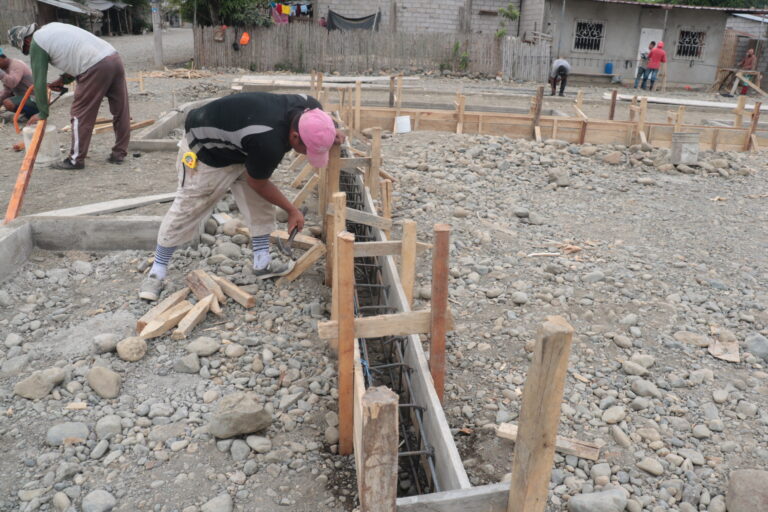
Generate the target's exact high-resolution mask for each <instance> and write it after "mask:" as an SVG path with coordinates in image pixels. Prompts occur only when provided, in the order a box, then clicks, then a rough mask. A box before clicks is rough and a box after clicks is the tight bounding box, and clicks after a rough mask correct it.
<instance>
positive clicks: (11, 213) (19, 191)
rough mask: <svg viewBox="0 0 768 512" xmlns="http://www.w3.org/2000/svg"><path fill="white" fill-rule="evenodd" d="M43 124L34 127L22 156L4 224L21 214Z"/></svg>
mask: <svg viewBox="0 0 768 512" xmlns="http://www.w3.org/2000/svg"><path fill="white" fill-rule="evenodd" d="M29 90H32V88H31V87H30V88H29ZM27 94H29V93H27ZM19 111H21V109H19ZM45 122H46V121H45V119H42V120H40V121H38V122H37V125H35V133H34V134H33V135H32V142H30V143H29V147H28V148H27V153H26V154H25V155H24V160H23V161H22V162H21V168H20V169H19V175H18V176H17V177H16V185H14V187H13V192H12V193H11V200H10V201H8V209H7V210H6V211H5V221H4V222H3V223H4V224H8V223H9V222H11V221H12V220H13V219H15V218H16V217H18V216H19V213H20V212H21V204H22V203H23V202H24V194H25V193H26V191H27V187H28V186H29V180H30V178H32V169H33V168H34V167H35V158H37V152H38V151H40V144H42V142H43V136H44V135H45Z"/></svg>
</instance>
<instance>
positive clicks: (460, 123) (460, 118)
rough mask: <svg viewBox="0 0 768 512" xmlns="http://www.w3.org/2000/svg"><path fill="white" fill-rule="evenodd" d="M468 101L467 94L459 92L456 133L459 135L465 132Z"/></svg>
mask: <svg viewBox="0 0 768 512" xmlns="http://www.w3.org/2000/svg"><path fill="white" fill-rule="evenodd" d="M466 101H467V98H466V96H464V95H463V94H459V97H458V101H457V102H456V133H458V134H459V135H461V134H462V133H464V105H465V104H466Z"/></svg>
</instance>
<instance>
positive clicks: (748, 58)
mask: <svg viewBox="0 0 768 512" xmlns="http://www.w3.org/2000/svg"><path fill="white" fill-rule="evenodd" d="M756 63H757V59H756V58H755V50H753V49H752V48H750V49H749V50H747V54H746V55H745V56H744V58H743V59H742V60H741V62H739V65H738V67H739V69H748V70H750V71H751V70H753V69H755V64H756ZM753 76H754V75H746V74H745V75H744V78H746V79H747V80H750V81H752V80H753V78H752V77H753ZM748 91H749V86H747V83H746V82H743V81H742V82H741V95H742V96H744V95H746V94H747V92H748Z"/></svg>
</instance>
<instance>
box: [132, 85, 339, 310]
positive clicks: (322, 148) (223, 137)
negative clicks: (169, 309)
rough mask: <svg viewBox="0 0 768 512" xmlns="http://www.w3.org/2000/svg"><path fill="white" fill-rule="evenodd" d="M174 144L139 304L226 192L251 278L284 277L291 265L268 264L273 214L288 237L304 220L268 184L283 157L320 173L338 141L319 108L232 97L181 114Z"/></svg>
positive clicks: (271, 98) (262, 96)
mask: <svg viewBox="0 0 768 512" xmlns="http://www.w3.org/2000/svg"><path fill="white" fill-rule="evenodd" d="M184 131H185V134H184V138H182V140H181V141H180V142H179V155H178V160H177V164H176V166H177V170H178V174H179V180H178V188H177V189H176V199H175V200H174V201H173V204H172V205H171V208H170V210H168V213H166V215H165V217H164V218H163V222H162V223H161V225H160V232H159V233H158V235H157V248H156V249H155V262H154V264H153V265H152V269H151V270H150V272H149V276H148V277H147V278H146V279H145V280H144V282H143V283H142V285H141V288H140V290H139V297H141V298H142V299H145V300H150V301H154V300H157V299H158V298H159V297H160V293H161V291H162V289H163V286H164V281H165V278H166V274H167V271H168V263H169V261H170V259H171V256H172V255H173V252H174V251H175V250H176V247H178V246H179V245H181V244H183V243H186V242H189V241H191V240H192V239H193V238H194V237H195V235H196V234H197V232H198V228H199V226H200V224H201V222H202V221H203V220H204V219H205V218H206V217H207V216H208V215H210V212H211V210H212V209H213V207H214V206H215V205H216V203H217V202H219V200H220V199H221V198H222V197H223V196H224V194H225V193H226V192H227V190H230V189H231V190H232V195H233V196H234V198H235V202H236V203H237V206H238V208H239V209H240V212H242V214H243V215H244V216H245V222H246V224H247V225H248V228H249V230H250V234H251V247H252V249H253V272H254V274H255V275H256V276H257V277H258V278H260V279H266V278H268V277H275V276H281V275H285V274H287V273H288V272H290V271H291V269H292V268H293V262H292V261H291V262H287V263H283V262H280V261H277V260H272V257H271V255H270V253H269V234H270V233H271V232H272V231H273V230H274V228H275V216H274V212H275V210H274V207H273V205H275V206H278V207H280V208H282V209H283V210H285V212H286V213H287V214H288V231H289V232H290V231H292V230H293V229H294V228H297V229H298V230H299V231H300V230H301V229H302V228H303V227H304V216H303V215H302V214H301V212H300V211H299V210H298V209H297V208H296V207H295V206H294V205H293V204H292V203H291V201H289V200H288V199H287V198H286V197H285V196H284V195H283V193H282V192H280V190H279V189H278V188H277V187H276V186H275V185H274V184H273V183H272V181H270V177H271V176H272V173H273V172H274V170H275V169H276V168H277V166H278V164H280V161H281V160H282V159H283V156H285V153H287V152H288V151H290V150H291V148H293V149H294V150H295V151H296V152H297V153H300V154H303V155H307V159H308V160H309V163H310V165H312V166H313V167H325V166H326V165H327V163H328V151H329V150H330V149H331V146H333V144H334V143H335V144H340V143H341V142H343V140H344V135H343V134H342V133H341V132H340V131H338V130H336V127H335V126H334V123H333V120H332V119H331V117H330V116H329V115H328V114H326V113H325V112H323V110H322V106H321V105H320V103H319V102H318V101H317V100H316V99H314V98H312V97H311V96H306V95H304V94H271V93H266V92H252V93H241V94H234V95H232V96H226V97H224V98H220V99H217V100H215V101H212V102H210V103H208V104H206V105H204V106H202V107H200V108H196V109H194V110H192V111H190V112H189V115H188V116H187V119H186V121H185V124H184Z"/></svg>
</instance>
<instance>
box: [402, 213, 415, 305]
mask: <svg viewBox="0 0 768 512" xmlns="http://www.w3.org/2000/svg"><path fill="white" fill-rule="evenodd" d="M415 280H416V222H414V221H412V220H404V221H403V240H402V244H401V246H400V282H401V283H402V284H403V291H404V292H405V296H406V298H407V299H408V305H409V306H412V305H413V283H414V281H415Z"/></svg>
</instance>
